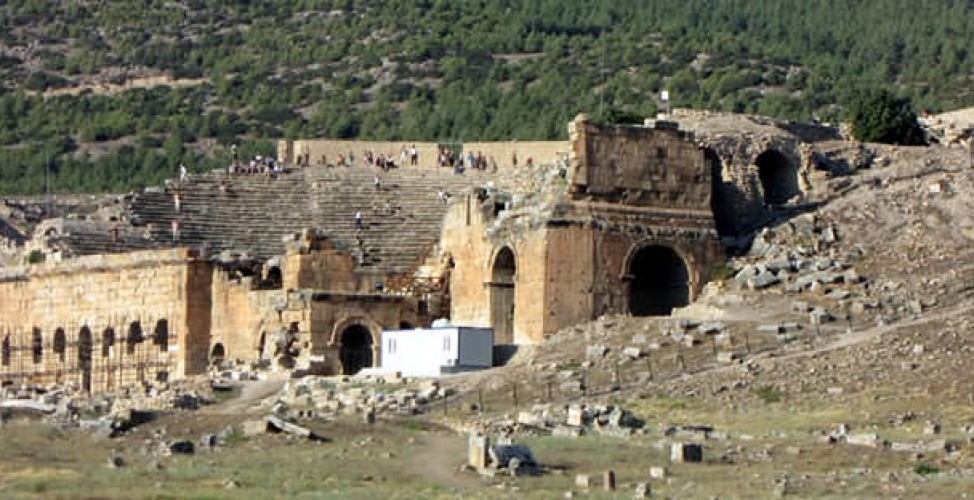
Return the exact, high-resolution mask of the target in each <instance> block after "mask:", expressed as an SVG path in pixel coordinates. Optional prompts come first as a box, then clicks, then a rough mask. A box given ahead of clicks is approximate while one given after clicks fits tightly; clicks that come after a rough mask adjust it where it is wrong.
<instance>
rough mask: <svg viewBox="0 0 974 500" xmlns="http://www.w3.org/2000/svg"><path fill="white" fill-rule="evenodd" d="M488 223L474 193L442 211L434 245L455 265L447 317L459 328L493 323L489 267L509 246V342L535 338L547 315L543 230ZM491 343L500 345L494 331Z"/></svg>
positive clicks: (488, 209) (488, 208) (486, 209)
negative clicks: (511, 274) (511, 265)
mask: <svg viewBox="0 0 974 500" xmlns="http://www.w3.org/2000/svg"><path fill="white" fill-rule="evenodd" d="M492 222H493V213H492V203H491V202H489V201H488V202H487V203H485V204H481V203H480V202H479V201H478V199H477V198H476V196H474V195H468V196H466V197H465V199H464V200H462V202H461V203H457V204H456V205H454V206H453V207H452V208H451V210H450V211H449V212H448V214H447V217H446V220H445V223H444V227H443V239H442V240H441V243H440V244H441V248H442V250H443V251H444V252H446V253H448V254H449V255H450V256H451V257H452V258H453V260H454V263H455V266H456V267H455V268H454V270H453V272H452V273H451V275H450V292H451V311H450V320H451V322H452V323H453V324H454V325H460V326H478V327H491V326H493V325H492V321H493V319H492V297H491V295H492V292H493V289H492V284H491V283H492V281H493V278H494V277H493V271H494V265H495V262H496V259H497V255H498V252H500V251H501V249H503V248H509V249H510V250H511V251H512V252H513V254H514V258H515V264H516V273H515V280H514V318H513V331H512V332H511V335H512V340H513V342H514V343H515V344H531V343H538V342H541V341H543V340H544V334H545V333H546V329H545V322H546V318H547V317H546V315H545V297H546V296H547V295H546V293H547V291H546V290H547V277H546V273H547V269H548V257H547V254H548V252H549V249H548V243H547V240H546V234H545V232H544V231H543V230H540V231H519V230H510V229H509V227H508V226H507V225H501V226H499V227H491V226H492V225H493V224H492ZM511 225H516V223H511ZM488 234H489V236H485V235H488ZM495 341H496V342H498V343H506V342H505V340H504V339H502V338H500V335H498V334H497V333H496V332H495Z"/></svg>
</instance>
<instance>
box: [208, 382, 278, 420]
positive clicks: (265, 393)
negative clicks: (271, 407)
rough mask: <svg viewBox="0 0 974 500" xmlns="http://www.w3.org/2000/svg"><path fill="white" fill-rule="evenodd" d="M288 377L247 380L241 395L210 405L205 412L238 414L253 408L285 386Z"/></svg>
mask: <svg viewBox="0 0 974 500" xmlns="http://www.w3.org/2000/svg"><path fill="white" fill-rule="evenodd" d="M286 382H287V380H286V379H267V380H258V381H256V382H246V383H244V384H243V388H242V390H241V391H240V396H239V397H237V398H234V399H232V400H230V401H227V402H226V403H223V404H218V405H213V406H208V407H206V408H204V409H203V411H204V412H208V413H216V414H219V415H238V414H243V413H248V412H250V411H251V410H253V406H254V405H255V404H257V403H259V402H260V401H262V400H264V399H265V398H267V397H269V396H271V395H273V394H276V393H277V392H279V391H280V390H281V388H282V387H284V384H285V383H286Z"/></svg>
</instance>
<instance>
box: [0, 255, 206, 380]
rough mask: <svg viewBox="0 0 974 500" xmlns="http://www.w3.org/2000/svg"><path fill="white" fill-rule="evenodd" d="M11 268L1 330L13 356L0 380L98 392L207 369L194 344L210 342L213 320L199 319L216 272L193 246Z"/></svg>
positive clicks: (3, 290)
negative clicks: (65, 385)
mask: <svg viewBox="0 0 974 500" xmlns="http://www.w3.org/2000/svg"><path fill="white" fill-rule="evenodd" d="M4 271H5V279H4V280H3V281H2V282H0V304H3V306H2V309H0V312H2V316H0V337H5V338H6V336H8V335H9V339H10V357H9V359H8V358H6V357H5V358H4V360H3V361H4V364H3V365H2V366H0V378H2V379H4V380H9V381H14V382H38V383H48V382H59V383H75V384H78V385H79V386H89V387H90V389H91V390H93V391H100V390H108V389H111V388H114V387H119V386H121V385H125V384H131V383H136V382H139V381H143V380H154V379H156V378H157V377H169V378H172V377H181V376H183V375H185V374H188V373H197V372H199V371H200V369H201V366H200V364H199V360H198V359H197V358H195V357H194V356H193V355H192V351H193V349H195V348H196V346H198V345H201V344H202V345H205V344H206V343H207V341H208V338H209V330H208V329H207V327H208V320H206V321H204V322H202V323H199V322H196V321H194V315H195V311H196V308H195V305H196V304H201V306H202V307H207V308H208V305H209V294H210V289H209V287H208V286H207V284H208V282H209V279H210V278H209V274H210V272H211V270H210V266H209V264H208V263H206V262H202V263H201V262H198V261H196V260H195V256H194V254H192V253H191V252H190V251H189V250H186V249H172V250H162V251H144V252H133V253H129V254H117V255H100V256H90V257H84V258H79V259H76V260H72V261H69V262H60V263H54V262H51V263H46V264H40V265H34V266H29V267H26V268H19V269H17V268H15V269H9V268H8V269H5V270H4ZM201 276H202V279H199V278H200V277H201ZM207 316H208V309H207ZM35 331H36V332H38V333H39V340H40V343H39V345H36V348H35V342H34V341H35V338H34V337H35ZM35 353H36V354H37V356H36V357H35ZM35 361H36V362H35Z"/></svg>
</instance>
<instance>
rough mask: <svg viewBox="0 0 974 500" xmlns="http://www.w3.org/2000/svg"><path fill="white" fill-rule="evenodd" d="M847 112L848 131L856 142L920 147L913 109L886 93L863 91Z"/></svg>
mask: <svg viewBox="0 0 974 500" xmlns="http://www.w3.org/2000/svg"><path fill="white" fill-rule="evenodd" d="M848 109H849V117H848V119H849V122H850V123H851V124H852V131H853V133H854V134H855V136H856V138H857V139H859V140H860V141H866V142H884V143H886V144H902V145H907V146H914V145H919V144H923V143H924V140H923V130H922V129H921V128H920V124H919V123H918V122H917V114H916V112H915V111H913V106H912V105H911V104H910V102H909V101H907V100H906V99H902V98H898V97H896V96H895V95H893V93H892V92H890V91H889V90H886V89H873V90H869V91H863V92H861V93H859V94H857V95H856V96H855V99H853V101H852V103H851V104H850V105H849V108H848Z"/></svg>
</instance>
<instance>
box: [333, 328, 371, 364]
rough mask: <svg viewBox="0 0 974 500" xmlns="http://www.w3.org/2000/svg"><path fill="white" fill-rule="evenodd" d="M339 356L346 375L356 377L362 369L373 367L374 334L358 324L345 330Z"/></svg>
mask: <svg viewBox="0 0 974 500" xmlns="http://www.w3.org/2000/svg"><path fill="white" fill-rule="evenodd" d="M339 356H340V357H341V360H342V373H344V374H345V375H355V374H356V373H358V372H359V371H360V370H362V368H368V367H370V366H372V332H370V331H369V329H368V328H366V327H364V326H362V325H358V324H356V325H351V326H349V327H348V328H345V330H344V331H342V347H341V350H340V352H339Z"/></svg>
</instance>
